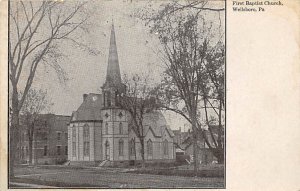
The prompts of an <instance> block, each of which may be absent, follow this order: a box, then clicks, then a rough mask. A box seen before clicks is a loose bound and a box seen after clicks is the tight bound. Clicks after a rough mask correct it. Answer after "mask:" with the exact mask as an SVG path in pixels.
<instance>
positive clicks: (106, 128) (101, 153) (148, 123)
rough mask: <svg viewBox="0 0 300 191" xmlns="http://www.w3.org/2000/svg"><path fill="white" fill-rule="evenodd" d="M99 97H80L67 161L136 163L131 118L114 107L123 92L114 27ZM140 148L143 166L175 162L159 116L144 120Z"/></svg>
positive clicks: (70, 128) (170, 140)
mask: <svg viewBox="0 0 300 191" xmlns="http://www.w3.org/2000/svg"><path fill="white" fill-rule="evenodd" d="M101 89H102V93H101V94H95V93H89V94H84V95H83V100H82V104H81V105H80V106H79V108H78V109H77V110H76V111H74V112H73V114H72V116H71V121H70V124H69V126H68V134H69V139H68V145H69V148H70V149H69V151H68V160H69V161H70V163H71V164H84V165H97V164H101V165H103V164H108V165H120V164H129V162H130V161H140V160H142V157H141V143H140V140H139V138H138V136H137V135H136V133H135V132H134V131H133V128H132V126H133V124H132V123H131V116H130V115H129V113H127V112H126V111H125V110H123V109H122V108H121V107H120V105H119V104H118V96H120V95H122V94H124V93H125V91H126V86H125V84H123V83H122V79H121V75H120V68H119V60H118V53H117V44H116V37H115V31H114V26H113V25H112V28H111V36H110V47H109V58H108V66H107V73H106V81H105V83H104V84H103V86H102V87H101ZM143 123H144V124H143V125H144V129H143V132H144V145H145V147H144V148H145V160H146V161H147V162H155V161H164V162H171V161H174V159H175V149H174V144H173V137H174V134H173V132H172V131H171V129H170V127H169V126H168V125H167V122H166V120H165V118H164V116H163V114H162V113H161V112H159V111H154V112H152V113H150V114H147V115H146V116H144V121H143Z"/></svg>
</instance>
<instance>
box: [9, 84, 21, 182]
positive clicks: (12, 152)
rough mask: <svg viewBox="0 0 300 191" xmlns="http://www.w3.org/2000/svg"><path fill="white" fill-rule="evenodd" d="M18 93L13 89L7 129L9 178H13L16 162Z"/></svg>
mask: <svg viewBox="0 0 300 191" xmlns="http://www.w3.org/2000/svg"><path fill="white" fill-rule="evenodd" d="M18 105H19V104H18V93H17V92H16V89H15V88H13V95H12V114H11V124H10V127H9V178H14V177H15V173H14V165H15V164H16V162H17V157H16V156H17V145H18V138H17V139H16V137H19V133H18V131H19V108H18Z"/></svg>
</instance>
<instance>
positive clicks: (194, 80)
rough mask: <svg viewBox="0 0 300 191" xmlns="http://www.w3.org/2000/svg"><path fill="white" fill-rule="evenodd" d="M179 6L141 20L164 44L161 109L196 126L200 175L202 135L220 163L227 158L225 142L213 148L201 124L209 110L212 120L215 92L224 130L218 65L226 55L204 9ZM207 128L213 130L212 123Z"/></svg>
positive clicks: (195, 151) (159, 90)
mask: <svg viewBox="0 0 300 191" xmlns="http://www.w3.org/2000/svg"><path fill="white" fill-rule="evenodd" d="M192 2H204V1H192ZM176 4H177V2H174V3H171V4H167V5H166V6H165V7H164V8H163V9H162V10H161V11H158V12H156V13H154V14H153V13H150V16H149V14H148V15H147V14H146V16H145V15H142V17H141V18H142V19H143V20H145V21H146V24H147V25H148V26H149V27H150V32H151V33H152V34H155V35H156V36H158V39H159V41H160V44H161V45H162V50H160V51H159V52H158V55H159V56H160V58H161V60H162V62H163V63H164V64H165V66H166V69H165V73H164V80H163V82H162V84H161V85H160V87H158V88H157V98H158V99H159V100H160V102H159V104H160V107H162V108H164V109H167V110H171V111H173V112H176V113H178V114H180V115H182V116H183V117H184V118H185V119H187V121H189V122H190V123H191V124H192V130H193V132H194V133H193V148H194V161H195V162H194V170H195V174H197V169H198V149H197V140H198V139H199V137H200V136H201V137H202V139H204V141H205V143H206V144H207V145H208V147H209V148H210V149H211V151H212V152H213V153H214V155H215V156H216V157H217V158H218V160H219V161H220V162H222V161H223V160H222V159H221V157H224V155H222V154H219V153H223V152H222V151H223V150H222V149H223V146H222V143H221V142H219V143H220V144H218V143H216V144H214V145H212V144H211V141H210V139H209V137H208V136H207V134H206V133H205V130H204V129H203V125H204V124H203V123H201V121H200V116H201V112H200V111H201V109H205V113H206V117H207V119H208V118H209V115H208V113H207V108H208V107H209V106H207V102H209V101H211V99H215V97H212V95H213V94H212V92H215V94H214V95H216V94H218V97H217V98H218V100H222V104H221V105H220V106H219V112H218V116H219V119H220V120H219V121H220V122H219V125H220V129H221V126H222V124H221V113H222V112H221V111H222V107H223V108H224V93H222V92H223V91H224V70H223V71H221V70H219V71H217V67H216V66H215V65H216V61H217V59H220V62H218V63H219V65H220V66H223V67H224V57H225V56H224V54H223V57H222V58H223V59H221V58H219V57H220V56H219V54H218V51H219V50H218V51H216V49H217V48H216V47H217V45H218V44H222V35H221V36H218V38H219V39H218V38H216V36H214V33H213V28H212V26H211V25H210V24H209V23H206V21H205V18H204V17H203V16H202V15H201V11H202V10H203V9H199V10H197V9H196V8H195V7H194V5H193V6H191V4H189V6H180V7H181V8H182V9H178V5H176ZM175 5H176V6H175ZM202 8H203V7H202ZM192 9H195V10H194V11H193V10H192ZM220 11H221V10H220ZM175 12H176V14H175ZM212 41H217V43H215V44H217V45H215V46H212V44H213V43H212ZM217 55H218V56H217ZM218 72H223V73H222V75H223V82H222V83H221V84H220V82H221V80H222V79H221V78H222V77H221V76H222V75H221V74H220V75H219V76H217V74H219V73H218ZM216 81H217V82H218V83H216ZM209 96H210V97H209ZM203 100H204V103H205V104H204V105H203ZM202 106H203V107H202ZM210 107H211V108H214V107H215V106H213V105H211V106H210ZM206 123H208V120H206ZM206 125H208V126H209V127H210V124H206ZM209 130H211V128H209ZM210 132H211V131H210ZM219 132H220V133H219V135H220V136H219V137H218V141H219V140H221V138H220V137H222V133H221V132H222V131H221V130H220V131H219ZM211 135H212V137H211V138H212V139H214V136H213V132H211ZM214 143H215V142H214ZM220 148H222V149H220ZM216 150H218V152H216Z"/></svg>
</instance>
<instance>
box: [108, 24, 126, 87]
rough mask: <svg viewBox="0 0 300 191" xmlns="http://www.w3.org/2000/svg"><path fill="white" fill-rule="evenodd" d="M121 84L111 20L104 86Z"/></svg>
mask: <svg viewBox="0 0 300 191" xmlns="http://www.w3.org/2000/svg"><path fill="white" fill-rule="evenodd" d="M121 83H122V82H121V74H120V67H119V59H118V52H117V44H116V36H115V29H114V23H113V19H112V27H111V33H110V45H109V56H108V65H107V73H106V82H105V86H106V85H109V86H118V85H120V84H121Z"/></svg>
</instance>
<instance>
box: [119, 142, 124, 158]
mask: <svg viewBox="0 0 300 191" xmlns="http://www.w3.org/2000/svg"><path fill="white" fill-rule="evenodd" d="M123 155H124V141H123V140H122V139H120V140H119V156H123Z"/></svg>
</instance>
